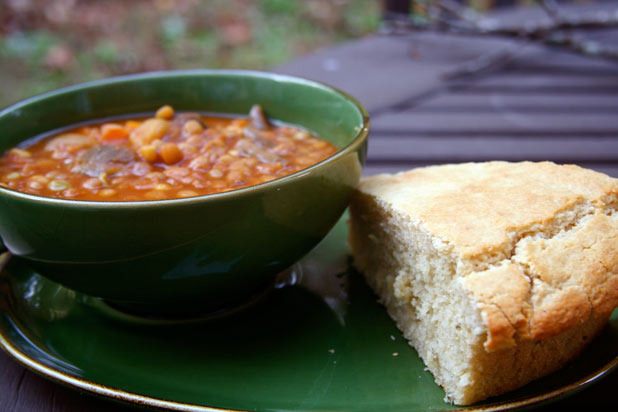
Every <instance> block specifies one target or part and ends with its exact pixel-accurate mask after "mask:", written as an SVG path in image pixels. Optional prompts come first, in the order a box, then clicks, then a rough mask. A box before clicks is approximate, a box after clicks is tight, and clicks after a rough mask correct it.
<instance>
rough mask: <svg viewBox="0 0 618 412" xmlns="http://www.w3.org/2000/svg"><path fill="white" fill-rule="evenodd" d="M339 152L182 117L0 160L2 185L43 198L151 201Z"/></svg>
mask: <svg viewBox="0 0 618 412" xmlns="http://www.w3.org/2000/svg"><path fill="white" fill-rule="evenodd" d="M336 151H337V149H336V147H335V146H334V145H333V144H331V143H330V142H327V141H325V140H322V139H320V138H318V137H316V136H314V135H312V134H311V133H309V132H308V131H306V130H304V129H302V128H299V127H294V126H290V125H284V124H278V123H277V124H275V123H273V122H271V121H270V120H269V119H268V118H267V117H266V116H265V114H264V112H263V110H262V108H261V107H260V106H259V105H254V106H253V107H252V108H251V111H250V112H249V115H248V116H247V117H242V118H231V117H224V116H216V115H203V114H199V113H186V112H185V113H175V111H174V109H173V108H172V107H171V106H167V105H166V106H163V107H161V108H160V109H159V110H157V112H156V113H155V115H154V116H153V117H149V118H131V119H116V120H113V121H106V122H103V123H96V124H87V125H82V126H78V127H75V128H73V129H70V130H66V131H62V132H61V133H54V134H52V135H50V136H48V137H44V138H36V137H35V138H34V139H32V140H31V141H29V142H26V143H25V145H22V146H20V147H16V148H13V149H10V150H8V151H7V152H6V153H5V154H4V155H3V156H2V157H0V185H1V186H4V187H7V188H10V189H14V190H17V191H21V192H26V193H31V194H35V195H40V196H47V197H57V198H65V199H75V200H95V201H144V200H162V199H175V198H184V197H193V196H201V195H205V194H211V193H219V192H224V191H228V190H233V189H238V188H242V187H247V186H252V185H256V184H259V183H263V182H267V181H270V180H273V179H276V178H279V177H283V176H287V175H289V174H292V173H294V172H297V171H299V170H302V169H305V168H307V167H309V166H311V165H313V164H315V163H318V162H320V161H322V160H324V159H326V158H327V157H329V156H331V155H332V154H334V153H335V152H336Z"/></svg>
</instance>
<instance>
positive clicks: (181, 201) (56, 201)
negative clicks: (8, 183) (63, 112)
mask: <svg viewBox="0 0 618 412" xmlns="http://www.w3.org/2000/svg"><path fill="white" fill-rule="evenodd" d="M199 75H203V76H208V75H210V76H215V75H228V76H250V77H256V78H265V79H270V80H275V81H281V82H291V83H297V84H304V85H307V86H311V87H315V88H318V89H322V90H326V91H330V92H334V93H336V94H338V95H340V96H341V97H343V98H344V99H345V100H347V101H349V102H350V103H352V105H353V106H354V107H355V108H356V110H358V112H359V114H360V115H361V118H362V123H361V125H360V127H359V130H358V131H357V133H356V135H355V136H354V138H353V139H352V140H351V141H350V143H348V144H347V145H345V146H344V147H342V148H340V149H338V150H337V152H336V153H335V154H333V155H331V156H329V157H327V158H326V159H324V160H322V161H321V162H318V163H316V164H313V165H311V166H309V167H307V168H305V169H302V170H299V171H297V172H294V173H292V174H289V175H287V176H282V177H279V178H277V179H274V180H271V181H268V182H264V183H259V184H256V185H251V186H247V187H242V188H238V189H232V190H228V191H225V192H219V193H211V194H206V195H200V196H194V197H187V198H174V199H162V200H135V201H98V200H75V199H64V198H55V197H47V196H39V195H34V194H30V193H25V192H20V191H17V190H14V189H10V188H7V187H3V186H0V195H4V196H9V197H13V198H18V199H22V200H30V201H34V202H40V203H43V204H45V203H47V204H52V205H59V206H67V207H78V208H84V207H86V208H90V207H96V208H109V209H115V208H136V207H139V208H143V207H162V206H163V207H167V206H176V205H191V204H195V203H201V202H204V201H215V200H222V199H227V198H229V197H236V196H243V195H249V194H251V193H254V192H255V191H262V190H267V189H268V188H270V187H276V186H278V185H280V184H281V183H285V182H288V181H294V180H296V179H299V178H301V177H303V176H305V175H307V174H310V173H312V172H313V171H315V170H317V169H321V168H323V167H325V166H326V165H327V164H328V163H330V162H333V161H335V160H337V159H339V158H341V157H344V156H346V155H347V154H349V153H350V152H353V151H355V150H356V149H357V147H358V146H360V145H361V144H363V143H364V142H365V141H366V140H367V137H368V135H369V113H368V112H367V109H365V107H364V106H363V105H362V104H361V103H360V102H359V101H358V100H357V99H356V98H355V97H353V96H351V95H350V94H348V93H346V92H344V91H342V90H340V89H338V88H336V87H333V86H331V85H328V84H326V83H323V82H320V81H315V80H310V79H307V78H304V77H300V76H292V75H287V74H280V73H275V72H268V71H260V70H244V69H190V70H161V71H151V72H144V73H136V74H127V75H121V76H112V77H106V78H103V79H97V80H92V81H88V82H82V83H77V84H74V85H71V86H66V87H62V88H59V89H54V90H51V91H48V92H45V93H41V94H38V95H35V96H32V97H28V98H26V99H23V100H20V101H18V102H16V103H14V104H11V105H9V106H7V107H6V108H4V109H2V110H0V117H3V116H5V115H8V114H9V113H11V112H14V111H16V110H19V109H20V108H22V107H24V106H27V105H29V104H31V103H34V102H38V101H41V100H44V99H48V98H51V97H54V96H57V95H61V94H64V93H70V92H73V91H79V90H83V89H89V88H92V87H99V86H106V85H110V84H119V83H123V82H129V81H136V80H144V79H153V78H166V77H178V76H199ZM93 120H94V119H93Z"/></svg>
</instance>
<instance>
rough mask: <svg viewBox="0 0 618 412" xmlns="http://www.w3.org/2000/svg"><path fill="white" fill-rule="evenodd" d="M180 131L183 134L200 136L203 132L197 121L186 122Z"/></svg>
mask: <svg viewBox="0 0 618 412" xmlns="http://www.w3.org/2000/svg"><path fill="white" fill-rule="evenodd" d="M182 131H183V133H184V134H200V133H202V132H203V131H204V128H203V127H202V125H201V124H200V122H198V121H197V120H194V119H191V120H188V121H187V122H186V123H185V124H184V125H183V126H182Z"/></svg>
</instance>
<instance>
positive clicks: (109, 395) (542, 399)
mask: <svg viewBox="0 0 618 412" xmlns="http://www.w3.org/2000/svg"><path fill="white" fill-rule="evenodd" d="M5 315H7V313H5ZM10 323H11V324H13V327H14V328H16V329H17V330H18V331H19V332H23V331H21V330H19V328H18V327H17V325H16V324H15V323H14V322H10ZM32 346H33V347H34V348H36V349H39V350H41V348H39V347H38V346H36V345H34V344H32ZM0 348H2V349H3V350H4V352H5V353H6V354H7V355H8V356H9V357H10V358H12V359H13V360H15V361H17V363H19V364H20V365H22V366H24V367H26V368H27V369H28V370H30V371H32V372H34V373H36V374H38V375H40V376H43V377H44V378H47V379H50V380H51V381H53V382H55V383H59V384H62V385H64V386H67V387H69V388H72V389H77V390H83V391H86V392H89V393H90V394H92V395H97V396H100V397H102V398H105V399H107V400H116V401H122V402H125V403H128V404H133V405H136V406H147V407H150V408H153V407H154V408H158V409H167V410H174V411H186V412H248V410H245V409H229V408H219V407H215V406H206V405H196V404H191V403H186V402H177V401H171V400H167V399H162V398H156V397H153V396H147V395H141V394H139V393H135V392H129V391H125V390H123V389H119V388H113V387H109V386H106V385H103V384H101V383H97V382H94V381H91V380H87V379H83V378H80V377H77V376H73V375H71V374H69V373H66V372H63V371H60V370H57V369H54V368H53V367H51V366H49V365H46V364H44V363H42V362H40V361H38V360H36V359H33V358H32V357H30V356H28V355H27V354H26V353H24V352H23V351H22V350H21V349H20V348H18V347H17V346H16V345H15V344H13V342H12V340H11V339H10V338H8V337H7V336H6V332H5V330H4V328H3V327H2V326H1V324H0ZM42 352H43V353H45V354H46V355H47V356H48V357H49V358H52V359H53V356H52V355H50V354H49V353H48V352H47V351H42ZM617 368H618V354H617V355H616V356H615V357H614V359H613V360H612V361H610V362H608V363H607V364H605V365H603V366H602V367H601V368H599V369H596V370H595V371H593V372H591V373H589V374H587V375H585V376H584V377H582V378H580V379H577V380H576V381H574V382H572V383H570V384H568V385H566V386H562V387H560V388H557V389H554V390H552V391H550V392H545V393H541V394H538V395H533V396H530V397H528V398H523V399H519V400H513V401H510V402H501V403H491V404H487V405H478V406H474V405H470V406H456V405H455V406H456V408H455V409H445V410H444V411H450V410H461V411H466V412H468V411H469V412H494V411H506V410H514V409H518V408H522V407H537V406H540V405H542V404H549V403H551V402H552V401H557V400H559V399H561V398H563V397H567V396H570V395H573V394H575V393H577V392H579V391H580V390H583V389H584V388H587V387H588V386H591V385H593V384H594V383H596V382H597V381H599V380H600V379H602V378H604V377H606V376H607V375H609V374H611V373H612V372H614V371H615V369H617Z"/></svg>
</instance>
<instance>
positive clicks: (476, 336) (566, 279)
mask: <svg viewBox="0 0 618 412" xmlns="http://www.w3.org/2000/svg"><path fill="white" fill-rule="evenodd" d="M617 208H618V179H613V178H610V177H608V176H606V175H604V174H601V173H597V172H594V171H591V170H587V169H583V168H580V167H578V166H574V165H556V164H554V163H550V162H540V163H533V162H521V163H508V162H486V163H466V164H458V165H443V166H432V167H426V168H420V169H414V170H411V171H408V172H403V173H399V174H395V175H377V176H373V177H369V178H365V179H363V180H362V182H361V184H360V186H359V188H358V190H357V193H356V194H355V196H354V198H353V200H352V204H351V207H350V211H351V214H350V216H351V218H350V222H349V224H350V235H349V241H350V246H351V250H352V254H353V256H354V262H355V265H356V266H357V267H358V268H359V270H360V271H361V272H363V273H364V275H365V277H366V278H367V280H368V283H369V284H370V285H371V286H372V287H373V288H374V290H375V291H376V293H377V294H378V295H379V297H380V299H381V301H382V302H383V303H384V304H385V306H386V307H387V309H388V310H389V313H390V314H391V316H393V317H394V318H395V320H396V321H397V323H398V325H399V327H400V328H401V329H402V330H403V332H404V335H406V337H407V338H408V339H409V340H410V342H411V343H412V344H413V345H414V346H415V347H416V348H417V350H419V354H420V355H421V357H423V359H424V360H425V363H426V364H427V365H428V367H429V369H430V370H431V371H432V372H433V373H434V376H436V380H437V381H438V382H439V383H440V384H441V385H443V386H444V388H445V390H446V392H447V396H448V397H449V398H450V399H451V400H453V401H454V402H456V403H460V404H467V403H470V402H476V401H478V400H481V399H483V398H485V397H487V396H491V395H495V394H498V393H502V392H504V391H506V390H511V389H514V388H516V387H518V386H521V385H523V384H525V383H527V382H528V381H530V380H532V379H535V378H537V377H539V376H542V375H544V374H547V373H549V372H551V371H553V370H555V369H556V368H558V367H560V366H561V365H563V364H564V363H565V362H566V361H568V360H569V359H570V358H572V357H573V356H576V355H577V354H578V353H579V351H580V350H581V349H582V348H583V346H584V345H585V344H587V343H588V342H589V341H590V338H591V337H592V336H594V335H596V334H597V333H598V332H599V331H600V329H601V328H602V327H603V325H604V324H605V323H606V321H607V319H608V318H609V316H610V315H611V313H612V311H613V310H614V309H615V308H616V307H618V213H616V209H617ZM432 281H433V282H438V283H441V284H443V285H442V286H439V285H433V284H432V283H431V282H432ZM440 287H441V288H443V289H440ZM441 295H448V296H449V297H448V299H445V300H444V302H443V303H442V304H441V306H440V305H438V304H436V303H435V302H429V300H433V301H437V300H440V299H441V298H440V296H441ZM441 308H445V309H444V314H443V315H441V314H439V313H438V314H436V313H437V312H438V311H440V310H442V309H441ZM453 308H456V310H454V309H453ZM451 311H452V313H453V314H449V313H451ZM461 313H463V314H464V315H463V316H462V315H461ZM440 316H444V319H442V318H441V317H440ZM449 316H450V318H449ZM455 318H457V319H456V320H454V319H455ZM464 318H467V319H464ZM449 322H450V323H449ZM437 323H442V324H443V325H444V327H445V328H448V325H450V326H452V327H453V328H454V330H453V334H455V335H457V336H460V339H463V340H464V341H465V344H466V345H468V346H469V348H468V350H464V349H461V348H459V349H453V351H454V352H453V356H454V357H457V356H459V357H462V359H463V361H464V362H467V363H468V365H467V366H466V367H463V368H462V369H461V370H458V371H456V372H452V371H451V372H449V366H448V364H449V362H450V360H449V361H442V360H440V356H442V357H443V358H447V355H440V353H436V352H445V353H448V350H449V349H448V348H447V346H444V347H445V348H447V349H436V348H438V347H439V346H440V345H437V344H436V345H435V348H434V347H432V346H431V345H432V344H431V342H430V343H425V342H421V340H422V339H424V340H427V339H431V337H435V336H439V335H438V333H437V332H435V331H433V330H432V328H436V327H437ZM578 330H581V331H584V330H585V333H584V332H582V333H583V334H584V335H585V339H584V338H583V336H582V337H578V336H577V334H578V332H576V331H578ZM574 333H575V338H574V337H573V334H574ZM455 335H454V336H455ZM421 336H422V339H421ZM567 337H569V338H568V339H567ZM565 339H567V340H568V342H569V345H566V344H565V343H564V340H565ZM527 342H530V343H527ZM556 342H558V345H557V346H558V347H560V346H562V347H563V348H564V350H565V352H564V353H562V355H560V356H559V357H558V356H554V357H551V356H550V358H551V359H545V360H544V361H543V362H540V361H539V360H536V361H535V362H536V363H535V365H534V366H533V365H529V366H528V369H527V370H529V373H527V372H525V370H526V369H524V371H523V372H519V374H518V375H517V376H515V374H514V372H503V371H500V372H499V374H498V375H500V376H498V377H494V378H493V381H494V382H496V384H495V385H494V386H493V387H492V383H491V382H489V381H488V380H487V378H484V377H482V376H481V375H482V374H485V375H488V371H487V370H485V371H484V372H483V373H476V372H474V368H475V367H477V366H478V365H479V364H481V363H483V362H485V361H487V359H491V361H490V363H491V362H495V366H499V365H500V364H501V363H505V364H504V365H503V366H505V367H508V365H507V364H508V363H509V362H510V361H511V360H509V357H510V356H515V355H516V356H517V357H519V358H521V357H522V356H523V357H524V358H525V357H526V356H532V355H533V353H532V352H530V351H533V350H534V351H540V352H542V351H543V350H544V349H546V348H549V347H552V349H551V350H552V351H553V352H556V351H558V349H557V348H556ZM539 343H541V344H542V345H541V346H539ZM477 346H478V348H477ZM567 346H568V349H567ZM525 348H529V350H526V349H525ZM481 349H482V350H481ZM483 352H484V354H483ZM551 353H552V352H548V354H551ZM565 353H566V354H568V356H566V355H564V354H565ZM429 358H431V359H429ZM434 358H435V359H434ZM453 359H454V358H453ZM462 359H459V360H458V362H461V361H462ZM499 359H502V360H501V361H499ZM539 365H545V366H544V367H541V368H540V370H539V368H538V366H539ZM449 373H450V374H451V375H452V376H450V375H449ZM509 373H510V375H509ZM489 375H491V373H489ZM451 381H452V382H451ZM453 382H454V383H453ZM497 382H501V383H500V384H499V385H498V384H497ZM475 385H476V386H475ZM481 386H482V387H483V389H482V390H480V389H479V388H480V387H481Z"/></svg>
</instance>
